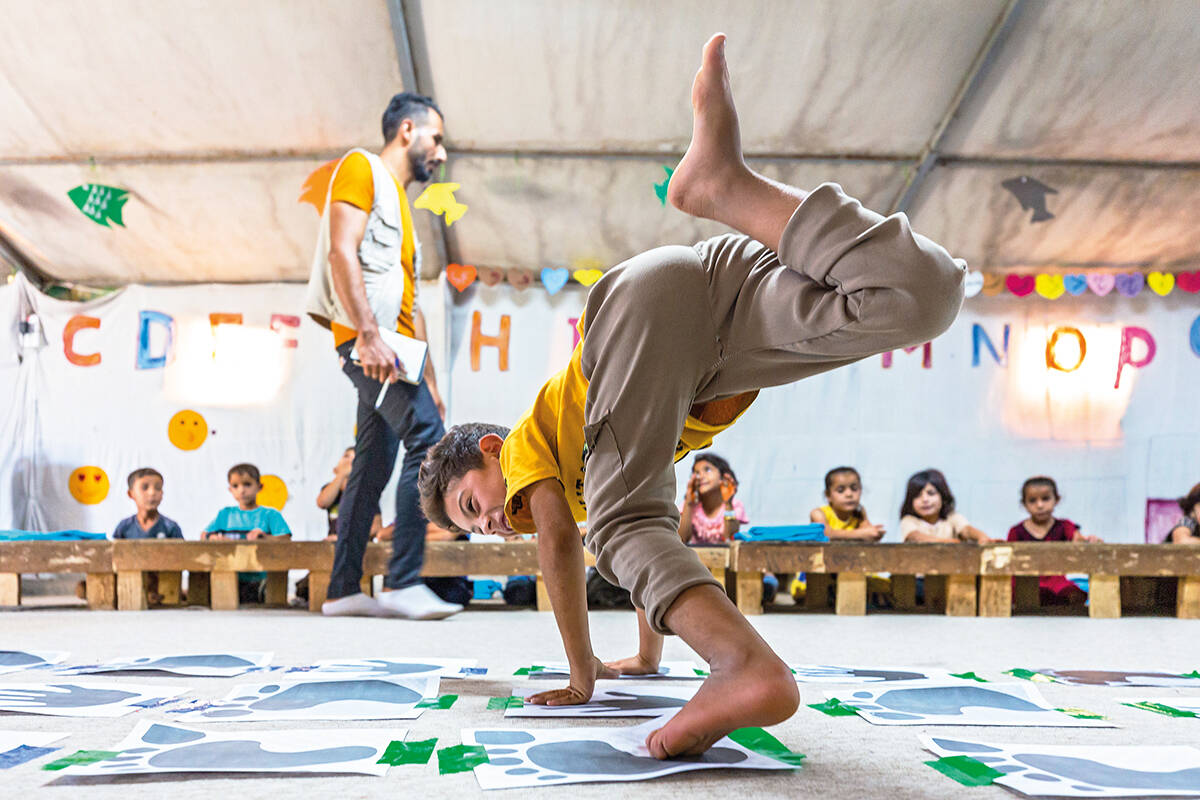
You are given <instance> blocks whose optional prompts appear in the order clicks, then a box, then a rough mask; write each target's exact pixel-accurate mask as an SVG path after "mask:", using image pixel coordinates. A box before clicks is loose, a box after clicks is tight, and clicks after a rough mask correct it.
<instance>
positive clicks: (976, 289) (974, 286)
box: [963, 272, 983, 297]
mask: <svg viewBox="0 0 1200 800" xmlns="http://www.w3.org/2000/svg"><path fill="white" fill-rule="evenodd" d="M981 291H983V273H982V272H967V276H966V277H965V278H963V297H974V296H975V295H977V294H979V293H980V292H981Z"/></svg>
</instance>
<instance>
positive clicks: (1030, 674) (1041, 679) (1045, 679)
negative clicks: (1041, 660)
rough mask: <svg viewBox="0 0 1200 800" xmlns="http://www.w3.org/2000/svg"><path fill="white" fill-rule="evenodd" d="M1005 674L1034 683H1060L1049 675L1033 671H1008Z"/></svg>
mask: <svg viewBox="0 0 1200 800" xmlns="http://www.w3.org/2000/svg"><path fill="white" fill-rule="evenodd" d="M1004 674H1005V675H1012V676H1013V677H1014V678H1020V679H1021V680H1023V681H1033V682H1034V683H1058V681H1056V680H1054V678H1051V677H1050V676H1049V675H1043V674H1042V673H1040V672H1034V671H1033V670H1031V669H1006V670H1005V671H1004Z"/></svg>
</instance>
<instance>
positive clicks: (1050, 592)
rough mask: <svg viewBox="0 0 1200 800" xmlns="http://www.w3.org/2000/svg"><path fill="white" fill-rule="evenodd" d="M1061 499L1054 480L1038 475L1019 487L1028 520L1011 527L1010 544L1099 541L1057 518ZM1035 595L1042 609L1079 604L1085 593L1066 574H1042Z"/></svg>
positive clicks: (1068, 522) (1070, 523)
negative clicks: (1057, 509) (1056, 511)
mask: <svg viewBox="0 0 1200 800" xmlns="http://www.w3.org/2000/svg"><path fill="white" fill-rule="evenodd" d="M1061 499H1062V498H1061V497H1059V494H1058V484H1056V483H1055V482H1054V479H1053V478H1048V477H1046V476H1044V475H1037V476H1035V477H1032V478H1030V479H1029V480H1027V481H1025V483H1024V484H1022V485H1021V505H1023V506H1024V507H1025V510H1026V511H1028V512H1029V519H1027V520H1025V521H1024V522H1019V523H1017V524H1016V525H1013V526H1012V528H1011V529H1010V530H1009V531H1008V541H1010V542H1098V541H1100V539H1099V538H1097V537H1095V536H1084V535H1083V533H1082V532H1080V530H1079V526H1078V525H1076V524H1075V523H1074V522H1072V521H1071V520H1069V519H1058V518H1055V516H1054V508H1055V506H1057V505H1058V503H1059V501H1060V500H1061ZM1038 590H1039V591H1038V594H1039V595H1040V596H1041V602H1042V605H1044V606H1053V605H1081V604H1082V603H1083V602H1084V600H1086V599H1087V594H1085V593H1084V591H1083V590H1082V589H1080V588H1079V587H1078V586H1076V585H1075V584H1074V583H1073V582H1071V581H1070V580H1068V579H1067V576H1065V575H1042V576H1041V577H1040V578H1038Z"/></svg>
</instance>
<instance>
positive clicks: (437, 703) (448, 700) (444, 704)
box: [417, 694, 458, 709]
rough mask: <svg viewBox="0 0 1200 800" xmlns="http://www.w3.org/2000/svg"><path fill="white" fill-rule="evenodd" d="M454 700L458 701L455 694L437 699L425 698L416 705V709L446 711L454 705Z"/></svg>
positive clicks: (444, 695)
mask: <svg viewBox="0 0 1200 800" xmlns="http://www.w3.org/2000/svg"><path fill="white" fill-rule="evenodd" d="M456 700H458V695H456V694H443V695H440V696H438V697H427V698H425V699H424V700H422V701H421V702H419V703H417V708H441V709H446V708H450V707H451V706H452V705H454V703H455V701H456Z"/></svg>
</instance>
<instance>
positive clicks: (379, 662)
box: [288, 657, 479, 678]
mask: <svg viewBox="0 0 1200 800" xmlns="http://www.w3.org/2000/svg"><path fill="white" fill-rule="evenodd" d="M478 663H479V659H477V658H407V657H404V658H401V657H386V658H383V657H381V658H335V659H329V660H325V661H318V662H316V663H315V664H313V665H312V666H311V667H300V668H297V669H295V670H289V671H288V672H289V674H290V673H291V672H303V673H306V674H308V675H355V676H370V677H373V678H374V677H379V678H388V677H399V676H403V677H406V678H417V677H422V676H426V675H432V676H436V677H439V678H463V677H466V676H467V675H469V674H471V673H469V672H466V670H472V669H474V668H475V665H477V664H478Z"/></svg>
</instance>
